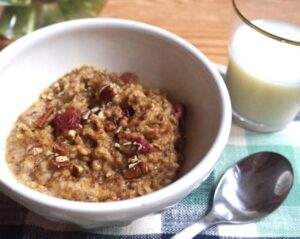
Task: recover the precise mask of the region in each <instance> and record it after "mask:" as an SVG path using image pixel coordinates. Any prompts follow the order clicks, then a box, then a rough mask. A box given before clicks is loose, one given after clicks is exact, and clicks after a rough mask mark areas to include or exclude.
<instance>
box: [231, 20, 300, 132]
mask: <svg viewBox="0 0 300 239" xmlns="http://www.w3.org/2000/svg"><path fill="white" fill-rule="evenodd" d="M254 23H255V24H256V25H257V26H259V27H260V28H262V29H264V30H266V31H268V32H272V33H275V34H277V35H279V34H281V35H280V36H282V37H285V38H288V39H292V40H298V41H300V28H298V27H296V26H293V25H290V24H287V23H283V22H279V21H269V20H258V21H255V22H254ZM227 86H228V90H229V93H230V96H231V100H232V106H233V109H234V111H235V112H236V113H238V114H239V115H241V116H243V117H244V118H246V119H248V120H250V121H253V122H255V123H258V124H265V125H268V126H269V127H270V128H273V129H274V130H278V129H281V128H283V127H284V126H285V125H286V124H287V123H288V122H289V121H291V120H292V119H293V118H294V117H295V115H296V114H297V112H298V111H299V108H300V46H296V45H291V44H287V43H283V42H280V41H277V40H274V39H272V38H269V37H267V36H265V35H263V34H261V33H259V32H257V31H255V30H254V29H252V28H251V27H249V26H246V25H242V26H240V27H239V28H238V29H237V30H236V32H235V34H234V36H233V39H232V42H231V48H230V59H229V65H228V71H227Z"/></svg>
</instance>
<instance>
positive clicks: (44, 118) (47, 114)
mask: <svg viewBox="0 0 300 239" xmlns="http://www.w3.org/2000/svg"><path fill="white" fill-rule="evenodd" d="M53 113H54V108H53V107H52V106H48V107H47V109H46V111H45V113H44V114H43V115H42V117H41V118H39V120H38V122H37V124H36V125H37V127H38V128H40V129H43V128H45V126H46V124H47V122H48V120H49V118H50V116H51V115H52V114H53Z"/></svg>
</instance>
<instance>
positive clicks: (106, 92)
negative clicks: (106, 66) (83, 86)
mask: <svg viewBox="0 0 300 239" xmlns="http://www.w3.org/2000/svg"><path fill="white" fill-rule="evenodd" d="M114 95H115V93H114V90H113V88H111V87H110V86H109V85H105V86H102V88H101V89H100V90H99V94H98V97H99V100H100V102H101V103H108V102H110V101H111V100H112V98H113V97H114Z"/></svg>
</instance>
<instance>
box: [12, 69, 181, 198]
mask: <svg viewBox="0 0 300 239" xmlns="http://www.w3.org/2000/svg"><path fill="white" fill-rule="evenodd" d="M183 111H184V108H183V105H182V104H180V103H176V104H174V103H171V102H170V101H169V100H168V99H167V97H166V95H165V94H164V93H163V92H162V91H159V90H154V89H149V88H145V87H143V86H142V85H141V83H140V80H139V78H138V76H137V75H135V74H134V73H129V72H125V73H109V72H106V71H105V70H100V69H98V68H95V67H92V66H82V67H80V68H77V69H74V70H73V71H71V72H70V73H67V74H65V75H64V76H62V77H61V78H60V79H59V80H58V81H56V82H55V83H53V84H52V85H51V86H50V87H48V88H47V89H45V90H44V91H43V92H42V93H41V95H40V97H39V99H38V101H37V102H36V103H34V104H33V105H32V106H31V107H30V108H29V109H27V110H26V111H25V112H24V113H22V114H21V115H20V116H19V118H18V120H17V122H16V123H15V125H14V127H13V129H12V131H11V133H10V135H9V137H8V140H7V147H6V160H7V162H8V165H9V168H10V169H11V170H12V172H13V173H14V175H15V176H16V177H17V179H18V181H19V182H21V183H23V184H25V185H26V186H28V187H30V188H32V189H34V190H37V191H39V192H42V193H45V194H48V195H51V196H55V197H59V198H63V199H69V200H75V201H87V202H105V201H118V200H124V199H129V198H134V197H138V196H141V195H145V194H148V193H151V192H153V191H157V190H158V189H160V188H162V187H165V186H166V185H168V184H170V183H171V182H172V181H174V180H175V179H176V175H177V172H178V169H179V167H180V164H181V162H182V161H183V155H182V125H183V113H184V112H183Z"/></svg>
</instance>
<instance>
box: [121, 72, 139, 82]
mask: <svg viewBox="0 0 300 239" xmlns="http://www.w3.org/2000/svg"><path fill="white" fill-rule="evenodd" d="M120 79H121V81H123V82H124V83H125V84H131V83H132V84H135V83H137V82H138V76H137V75H136V74H134V73H131V72H124V73H123V74H122V75H121V76H120Z"/></svg>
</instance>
